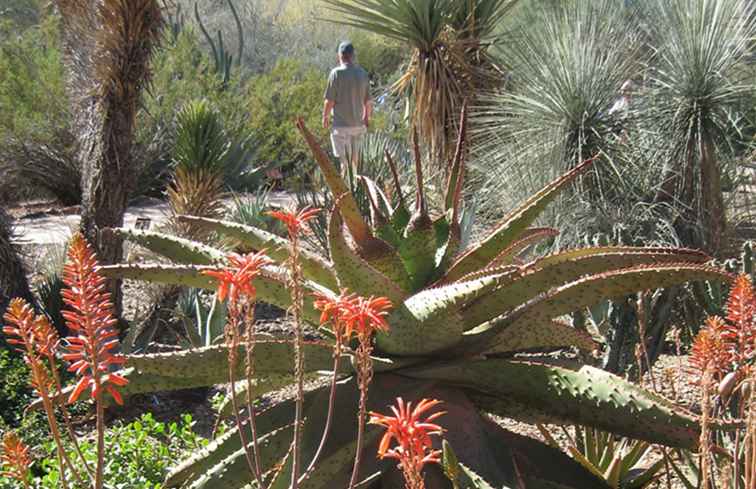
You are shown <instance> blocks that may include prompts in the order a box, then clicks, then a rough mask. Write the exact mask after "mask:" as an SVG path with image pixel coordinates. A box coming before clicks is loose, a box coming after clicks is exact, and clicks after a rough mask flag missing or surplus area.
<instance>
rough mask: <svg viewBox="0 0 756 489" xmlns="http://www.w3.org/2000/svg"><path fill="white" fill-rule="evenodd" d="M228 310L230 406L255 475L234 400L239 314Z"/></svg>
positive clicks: (232, 307) (233, 309) (233, 310)
mask: <svg viewBox="0 0 756 489" xmlns="http://www.w3.org/2000/svg"><path fill="white" fill-rule="evenodd" d="M229 312H230V317H229V322H228V324H227V325H226V345H228V381H229V384H231V407H232V408H233V410H234V419H235V421H236V428H237V430H238V431H239V438H240V439H241V443H242V446H243V447H244V456H245V457H246V459H247V465H249V470H250V472H252V473H253V474H255V475H257V472H256V471H255V465H254V462H253V461H252V456H251V455H250V453H249V450H248V449H247V437H246V436H245V435H244V426H243V423H242V419H241V415H240V414H239V404H238V403H237V401H236V379H235V377H236V375H235V370H236V369H235V366H236V353H237V349H238V348H239V315H238V312H237V311H236V308H235V306H234V305H232V306H231V310H230V311H229ZM260 487H262V486H260Z"/></svg>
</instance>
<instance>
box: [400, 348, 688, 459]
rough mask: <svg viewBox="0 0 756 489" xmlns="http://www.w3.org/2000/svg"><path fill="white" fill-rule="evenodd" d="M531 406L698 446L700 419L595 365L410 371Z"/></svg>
mask: <svg viewBox="0 0 756 489" xmlns="http://www.w3.org/2000/svg"><path fill="white" fill-rule="evenodd" d="M402 375H406V376H409V377H413V378H419V379H427V380H442V381H444V382H450V383H453V384H456V385H457V386H459V387H464V388H468V389H472V390H473V391H477V392H479V393H481V394H484V395H487V396H495V397H497V398H500V399H502V400H512V401H514V402H516V403H519V404H522V405H525V406H528V407H530V408H531V409H532V411H534V412H535V413H542V416H543V417H549V418H551V419H553V420H559V422H560V424H581V425H585V426H593V427H596V428H599V429H603V430H607V431H611V432H613V433H619V434H622V435H625V436H630V437H633V438H637V439H641V440H646V441H649V442H652V443H661V444H665V445H669V446H676V447H682V448H690V447H695V446H696V445H697V443H698V435H699V425H698V420H697V419H695V418H694V417H693V416H692V415H691V414H689V413H687V412H685V411H683V410H682V409H681V408H678V407H677V406H675V405H674V404H673V403H672V402H670V401H668V400H666V399H664V398H662V397H659V396H657V395H655V394H652V393H650V392H648V391H646V390H644V389H642V388H641V387H638V386H636V385H634V384H632V383H630V382H627V381H625V380H623V379H621V378H620V377H617V376H615V375H612V374H610V373H608V372H604V371H603V370H599V369H596V368H593V367H587V366H586V367H583V368H581V369H580V370H578V371H574V370H569V369H565V368H561V367H556V366H550V365H544V364H539V363H529V362H523V361H511V360H502V359H494V358H489V359H485V360H464V361H458V362H453V363H449V364H445V365H438V366H428V367H424V368H422V367H421V368H418V369H407V370H405V371H403V372H402Z"/></svg>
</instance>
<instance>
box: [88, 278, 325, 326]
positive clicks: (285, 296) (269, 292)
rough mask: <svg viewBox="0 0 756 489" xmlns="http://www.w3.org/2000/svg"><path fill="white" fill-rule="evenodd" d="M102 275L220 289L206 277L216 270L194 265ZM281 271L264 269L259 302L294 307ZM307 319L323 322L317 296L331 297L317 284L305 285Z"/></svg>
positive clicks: (258, 288) (258, 286) (257, 287)
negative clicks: (209, 271)
mask: <svg viewBox="0 0 756 489" xmlns="http://www.w3.org/2000/svg"><path fill="white" fill-rule="evenodd" d="M99 270H100V273H101V274H102V275H103V276H105V277H110V278H125V279H132V280H141V281H144V282H151V283H158V284H165V285H180V286H182V287H194V288H197V289H205V290H217V288H218V285H217V282H216V280H215V279H214V278H212V277H208V276H206V275H203V273H202V272H204V271H207V270H216V268H215V267H206V266H194V265H139V264H127V265H106V266H103V267H100V268H99ZM279 272H282V271H280V270H279V271H269V270H264V271H263V272H262V273H261V274H260V275H258V276H257V277H256V278H255V280H254V282H253V283H254V286H255V290H256V291H257V300H259V301H262V302H267V303H268V304H273V305H274V306H277V307H280V308H281V309H288V308H289V307H290V306H291V293H290V292H289V290H288V289H287V288H286V284H285V281H286V277H285V275H283V274H282V273H279ZM304 288H305V294H304V309H303V313H304V319H305V320H306V321H309V322H310V323H312V324H319V323H320V312H319V311H317V310H316V309H315V307H314V305H313V302H314V296H313V294H314V293H319V294H325V295H328V296H330V295H332V294H333V293H332V292H331V291H330V290H329V289H326V288H323V287H320V286H318V284H315V283H314V282H309V281H307V282H305V284H304Z"/></svg>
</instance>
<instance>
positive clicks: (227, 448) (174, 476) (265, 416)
mask: <svg viewBox="0 0 756 489" xmlns="http://www.w3.org/2000/svg"><path fill="white" fill-rule="evenodd" d="M327 389H328V388H327V387H320V388H318V389H316V390H313V391H310V392H307V393H305V397H304V408H305V409H309V406H312V405H313V403H314V402H315V401H316V399H317V400H321V399H322V396H321V395H320V393H322V392H324V391H327ZM293 421H294V399H286V400H284V401H281V402H278V403H276V404H274V405H273V406H271V407H270V408H268V409H266V410H264V411H262V412H259V413H257V416H256V423H255V425H256V427H257V431H258V434H260V435H264V434H266V433H269V432H272V431H275V430H279V429H281V428H282V427H285V426H288V425H290V424H292V423H293ZM242 427H243V429H244V430H245V431H244V433H245V439H246V440H251V439H252V430H251V429H250V427H249V422H248V420H246V419H244V420H243V424H242ZM290 441H291V440H290V439H289V442H290ZM241 447H242V444H241V438H240V437H239V431H238V428H237V427H236V426H234V427H233V428H231V429H229V430H228V431H227V432H225V433H223V434H222V435H220V436H218V437H217V438H215V439H214V440H212V441H211V442H210V443H209V444H208V445H207V446H206V447H204V448H201V449H199V450H198V451H197V452H195V453H194V454H192V456H191V457H189V458H187V459H186V460H183V461H182V462H181V463H180V464H179V465H177V466H176V467H174V468H172V469H171V471H170V472H169V473H168V476H167V477H166V479H165V483H164V487H165V488H166V489H169V488H175V487H183V486H184V485H185V484H186V483H187V481H192V480H195V479H197V478H199V477H201V476H202V474H205V473H207V472H208V471H210V470H211V469H212V468H213V467H214V466H216V465H218V464H221V463H222V462H223V461H224V460H227V459H228V458H229V457H231V456H232V455H233V454H234V453H237V452H238V451H239V450H240V449H241ZM245 463H246V461H245ZM247 477H249V478H250V480H251V474H250V473H249V469H247Z"/></svg>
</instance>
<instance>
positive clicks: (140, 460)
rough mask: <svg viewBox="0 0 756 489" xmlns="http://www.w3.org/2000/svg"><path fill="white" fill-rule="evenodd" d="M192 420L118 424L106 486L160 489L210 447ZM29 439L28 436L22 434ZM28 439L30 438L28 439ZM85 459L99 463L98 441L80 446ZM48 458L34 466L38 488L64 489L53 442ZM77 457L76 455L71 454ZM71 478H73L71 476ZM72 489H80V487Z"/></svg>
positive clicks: (5, 488) (1, 488)
mask: <svg viewBox="0 0 756 489" xmlns="http://www.w3.org/2000/svg"><path fill="white" fill-rule="evenodd" d="M193 424H194V423H193V421H192V416H191V415H189V414H185V415H183V416H182V417H181V419H180V420H179V421H178V422H171V423H162V422H158V421H157V420H155V418H154V417H153V416H152V414H149V413H147V414H143V415H142V417H141V418H140V419H138V420H136V421H132V422H130V423H128V424H116V425H115V426H113V427H112V428H110V429H109V430H108V431H107V432H106V434H105V444H106V446H107V447H108V452H107V459H106V462H107V463H106V467H105V482H106V486H107V487H111V488H124V489H126V488H128V489H159V488H160V487H161V483H162V482H163V479H164V478H165V475H166V474H167V471H168V469H169V468H170V466H171V465H172V464H175V463H176V461H177V460H180V459H181V458H182V457H185V456H186V455H187V453H188V452H191V451H194V450H197V449H199V448H201V447H204V446H205V445H207V443H208V441H207V440H206V439H204V438H202V437H201V436H199V435H197V434H196V433H195V432H194V431H193V430H192V425H193ZM22 435H25V433H22ZM24 438H26V437H25V436H24ZM80 443H81V448H82V452H83V453H84V457H85V458H86V459H87V460H88V461H89V463H90V464H94V463H95V461H96V451H97V450H96V440H94V439H91V438H90V439H86V440H83V441H81V442H80ZM42 448H43V451H44V453H46V454H47V456H46V458H44V459H41V460H38V461H37V462H36V463H35V464H34V465H33V466H32V468H33V471H34V473H35V474H36V480H35V483H36V486H35V487H39V488H43V489H58V488H59V487H60V482H59V477H60V474H59V472H58V470H59V465H58V461H57V459H56V457H55V448H54V445H53V443H52V442H46V443H45V444H44V446H43V447H42ZM70 453H71V454H72V456H74V455H73V451H71V452H70ZM69 477H70V475H69ZM16 487H17V486H15V485H13V483H12V482H10V481H8V480H7V479H4V478H2V477H0V489H11V488H13V489H15V488H16ZM71 487H72V489H84V488H79V487H77V486H76V485H72V486H71Z"/></svg>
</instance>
